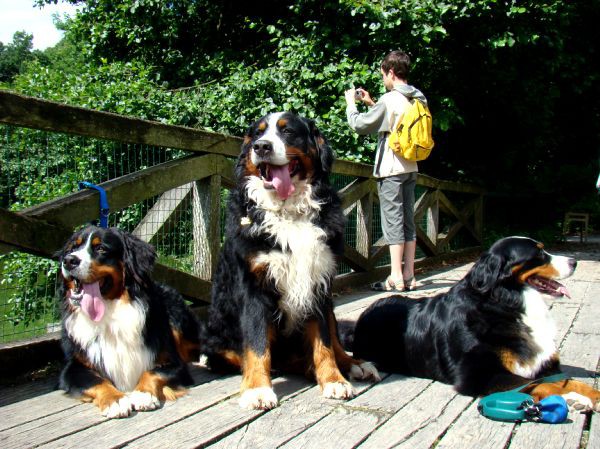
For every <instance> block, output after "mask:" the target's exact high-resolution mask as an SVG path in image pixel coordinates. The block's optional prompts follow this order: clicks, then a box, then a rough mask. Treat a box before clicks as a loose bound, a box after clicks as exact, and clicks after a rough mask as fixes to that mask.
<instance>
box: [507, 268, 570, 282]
mask: <svg viewBox="0 0 600 449" xmlns="http://www.w3.org/2000/svg"><path fill="white" fill-rule="evenodd" d="M533 275H538V276H541V277H543V278H546V279H555V278H558V277H559V276H560V273H559V272H558V271H557V270H556V268H554V267H553V266H552V265H550V264H545V265H541V266H539V267H534V268H532V269H531V270H527V271H524V272H523V273H520V274H519V275H518V277H517V279H518V281H519V282H521V283H522V284H524V283H525V282H526V281H527V279H528V278H529V277H530V276H533Z"/></svg>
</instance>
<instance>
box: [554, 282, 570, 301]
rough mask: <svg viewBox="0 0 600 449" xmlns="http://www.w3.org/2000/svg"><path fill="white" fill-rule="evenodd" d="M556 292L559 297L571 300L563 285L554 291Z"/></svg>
mask: <svg viewBox="0 0 600 449" xmlns="http://www.w3.org/2000/svg"><path fill="white" fill-rule="evenodd" d="M556 291H557V292H558V293H560V294H561V295H564V296H566V297H567V298H569V299H570V298H571V294H570V293H569V290H567V287H565V286H564V285H561V286H560V287H558V288H557V289H556Z"/></svg>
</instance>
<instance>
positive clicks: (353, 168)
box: [332, 159, 373, 178]
mask: <svg viewBox="0 0 600 449" xmlns="http://www.w3.org/2000/svg"><path fill="white" fill-rule="evenodd" d="M332 172H333V173H337V174H339V175H347V176H354V177H356V178H372V177H373V166H372V165H369V164H363V163H360V162H350V161H344V160H342V159H336V160H335V161H334V162H333V168H332Z"/></svg>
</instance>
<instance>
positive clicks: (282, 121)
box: [277, 118, 288, 129]
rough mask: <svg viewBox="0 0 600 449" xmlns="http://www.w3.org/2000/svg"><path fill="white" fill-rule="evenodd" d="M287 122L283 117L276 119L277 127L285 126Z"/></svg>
mask: <svg viewBox="0 0 600 449" xmlns="http://www.w3.org/2000/svg"><path fill="white" fill-rule="evenodd" d="M287 124H288V121H287V119H284V118H280V119H279V120H277V127H278V128H280V129H281V128H285V126H286V125H287Z"/></svg>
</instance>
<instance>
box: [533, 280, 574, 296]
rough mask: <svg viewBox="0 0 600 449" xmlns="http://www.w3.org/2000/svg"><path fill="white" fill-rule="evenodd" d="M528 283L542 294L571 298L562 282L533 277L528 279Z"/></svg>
mask: <svg viewBox="0 0 600 449" xmlns="http://www.w3.org/2000/svg"><path fill="white" fill-rule="evenodd" d="M527 283H528V284H529V285H530V286H531V287H533V288H535V289H536V290H537V291H538V292H540V293H545V294H547V295H551V296H566V297H567V298H570V297H571V295H570V293H569V291H568V290H567V288H566V287H565V286H564V285H562V284H561V283H560V282H556V281H555V280H553V279H548V278H545V277H542V276H538V275H532V276H529V277H528V278H527Z"/></svg>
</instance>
